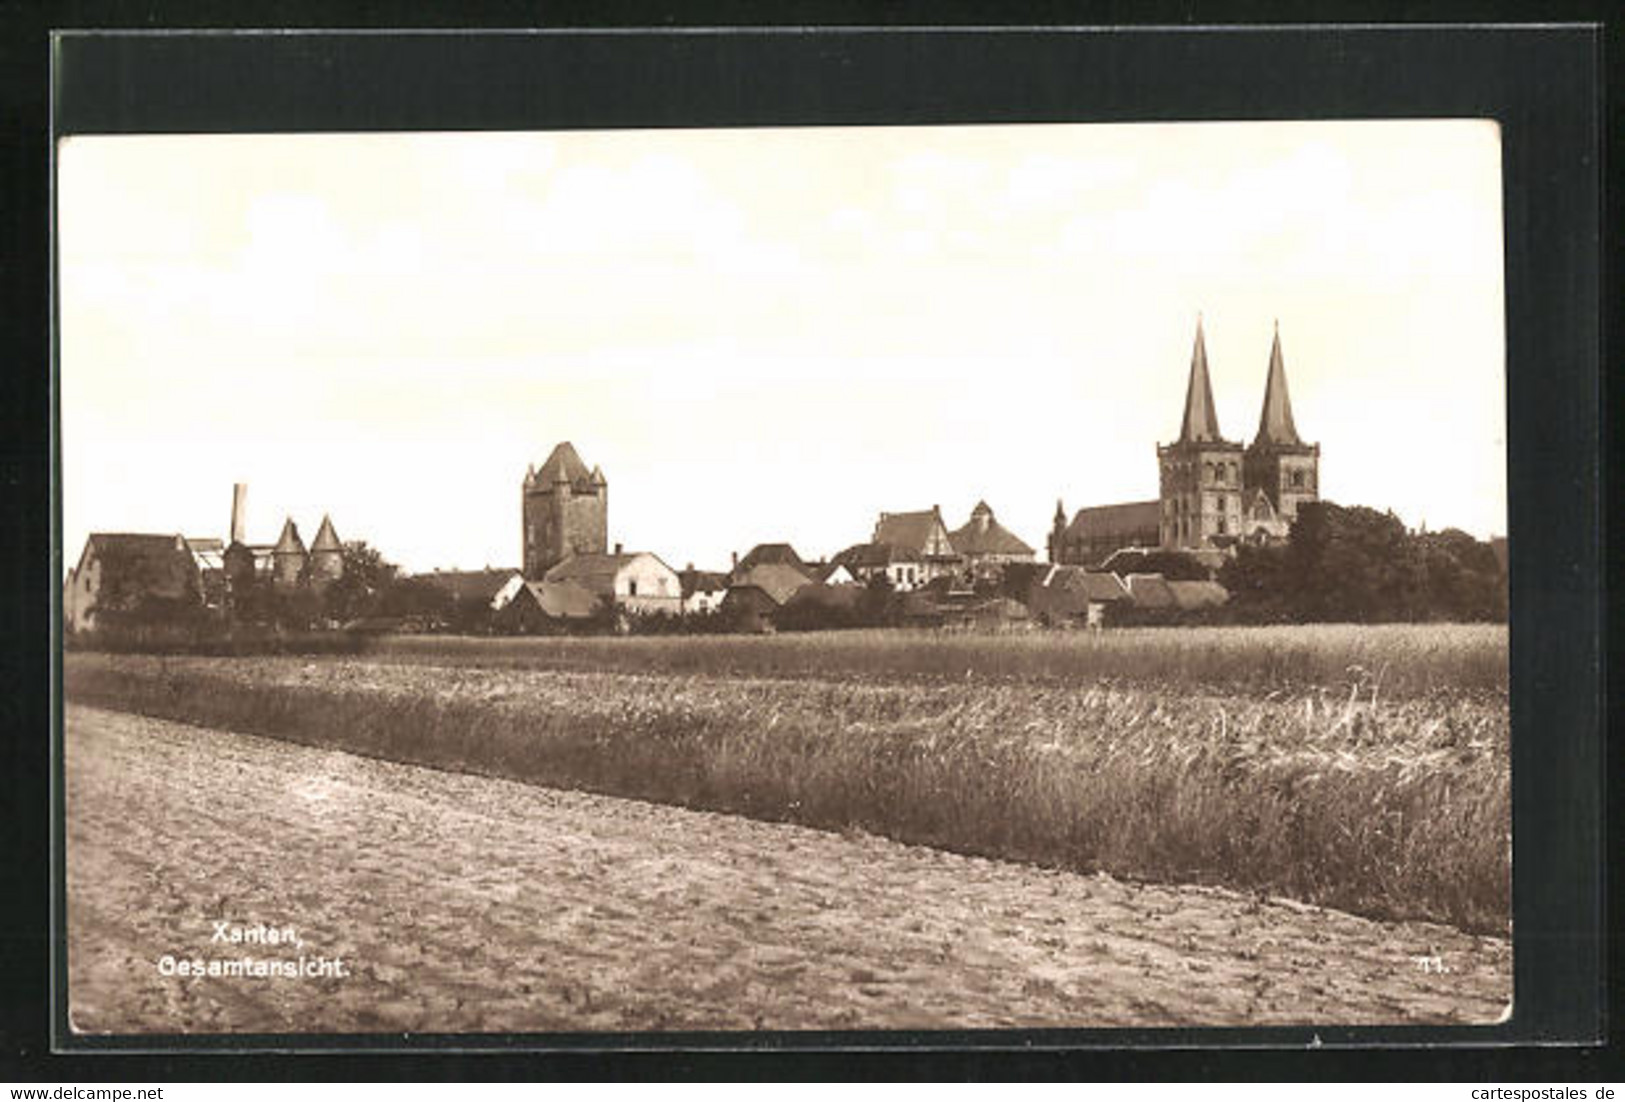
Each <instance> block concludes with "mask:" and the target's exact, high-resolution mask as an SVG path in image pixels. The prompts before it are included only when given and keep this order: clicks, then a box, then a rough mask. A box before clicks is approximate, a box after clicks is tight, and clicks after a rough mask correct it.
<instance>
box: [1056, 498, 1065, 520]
mask: <svg viewBox="0 0 1625 1102" xmlns="http://www.w3.org/2000/svg"><path fill="white" fill-rule="evenodd" d="M1055 523H1057V524H1059V525H1061V526H1063V527H1065V525H1066V506H1065V505H1062V504H1061V499H1060V498H1056V499H1055Z"/></svg>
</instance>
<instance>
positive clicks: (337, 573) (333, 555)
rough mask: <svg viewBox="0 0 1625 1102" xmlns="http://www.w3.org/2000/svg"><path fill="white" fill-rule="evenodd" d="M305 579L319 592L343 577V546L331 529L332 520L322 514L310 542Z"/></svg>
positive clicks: (337, 535) (336, 533)
mask: <svg viewBox="0 0 1625 1102" xmlns="http://www.w3.org/2000/svg"><path fill="white" fill-rule="evenodd" d="M306 570H307V573H306V578H307V580H308V581H309V583H310V586H311V588H312V589H315V590H317V591H318V592H320V591H321V590H323V589H326V588H327V587H328V586H330V585H332V584H333V583H334V582H336V581H338V580H339V579H340V578H342V577H344V544H342V543H340V542H339V534H338V532H336V531H335V530H334V529H333V520H332V518H331V517H329V516H328V515H327V514H326V513H323V514H322V523H321V525H320V526H319V527H318V528H317V529H316V538H315V539H313V540H311V541H310V558H309V560H308V561H307V562H306Z"/></svg>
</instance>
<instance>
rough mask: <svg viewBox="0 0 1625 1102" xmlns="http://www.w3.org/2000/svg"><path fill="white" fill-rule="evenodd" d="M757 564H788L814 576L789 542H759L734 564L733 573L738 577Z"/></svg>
mask: <svg viewBox="0 0 1625 1102" xmlns="http://www.w3.org/2000/svg"><path fill="white" fill-rule="evenodd" d="M757 566H788V567H792V568H794V569H795V570H798V571H800V572H801V573H802V575H804V576H805V577H807V578H811V577H812V570H811V569H810V568H809V567H808V566H807V564H806V562H805V561H804V560H803V559H802V557H801V556H800V555H798V554H796V549H795V548H794V547H791V546H790V545H789V544H788V543H758V544H757V545H756V546H755V547H752V548H751V549H750V550H749V551H747V552H745V555H744V557H743V558H741V559H740V560H739V561H738V562H736V563H735V564H734V568H733V574H734V576H735V577H738V576H740V575H742V574H743V573H744V572H745V571H747V570H750V569H752V568H753V567H757Z"/></svg>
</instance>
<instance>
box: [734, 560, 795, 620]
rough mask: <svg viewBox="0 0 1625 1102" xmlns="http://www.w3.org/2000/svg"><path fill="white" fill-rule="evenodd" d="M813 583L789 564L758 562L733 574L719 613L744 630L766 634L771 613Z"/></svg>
mask: <svg viewBox="0 0 1625 1102" xmlns="http://www.w3.org/2000/svg"><path fill="white" fill-rule="evenodd" d="M817 584H818V583H817V582H814V581H813V580H812V579H811V578H809V577H807V576H806V575H805V574H803V573H802V572H801V571H800V570H797V569H796V568H795V567H793V566H791V565H790V564H789V563H784V562H777V563H760V564H758V565H756V566H752V567H750V568H749V569H745V570H736V571H735V572H734V574H733V576H732V580H731V581H730V583H729V585H728V592H727V595H726V596H725V597H723V600H722V611H723V612H724V613H726V614H727V615H729V616H731V617H733V618H734V621H735V623H736V624H737V625H738V626H739V627H740V628H742V629H744V630H746V631H770V630H772V617H773V615H774V613H776V612H777V611H778V610H779V609H780V608H782V607H783V606H784V605H785V604H786V603H788V602H789V600H790V598H792V597H794V596H795V595H796V593H798V592H800V591H801V590H803V589H806V588H807V587H809V586H814V585H817Z"/></svg>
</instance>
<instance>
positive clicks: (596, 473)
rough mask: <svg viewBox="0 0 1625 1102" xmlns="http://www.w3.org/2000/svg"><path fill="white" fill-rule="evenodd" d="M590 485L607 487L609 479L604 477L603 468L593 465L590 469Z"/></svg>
mask: <svg viewBox="0 0 1625 1102" xmlns="http://www.w3.org/2000/svg"><path fill="white" fill-rule="evenodd" d="M592 484H593V485H594V486H607V485H609V479H607V478H605V477H604V468H602V467H600V466H599V465H598V464H596V463H594V464H593V467H592Z"/></svg>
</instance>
